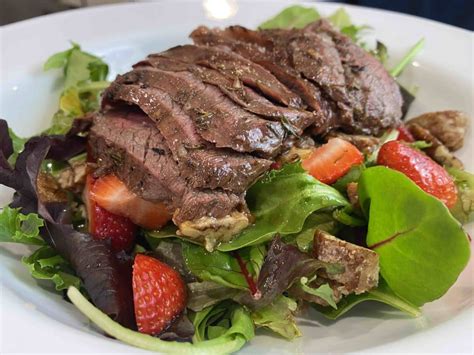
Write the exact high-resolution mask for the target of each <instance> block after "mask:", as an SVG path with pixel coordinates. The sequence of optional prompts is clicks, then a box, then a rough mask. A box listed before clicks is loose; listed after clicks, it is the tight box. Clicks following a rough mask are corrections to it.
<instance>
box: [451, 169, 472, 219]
mask: <svg viewBox="0 0 474 355" xmlns="http://www.w3.org/2000/svg"><path fill="white" fill-rule="evenodd" d="M446 170H447V171H448V173H449V174H451V176H452V177H453V178H454V183H455V184H456V186H457V188H458V200H457V202H456V205H454V207H453V208H452V209H451V213H452V214H453V216H454V217H455V218H456V219H457V220H458V221H459V222H461V223H462V224H466V223H469V222H473V221H474V175H472V174H470V173H468V172H467V171H464V170H460V169H456V168H447V169H446Z"/></svg>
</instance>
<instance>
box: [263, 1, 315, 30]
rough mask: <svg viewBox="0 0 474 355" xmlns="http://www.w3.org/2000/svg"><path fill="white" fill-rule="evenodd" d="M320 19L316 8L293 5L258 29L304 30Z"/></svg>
mask: <svg viewBox="0 0 474 355" xmlns="http://www.w3.org/2000/svg"><path fill="white" fill-rule="evenodd" d="M320 17H321V16H320V15H319V13H318V11H317V10H316V9H315V8H314V7H304V6H300V5H293V6H290V7H287V8H286V9H284V10H282V11H281V12H280V13H278V14H277V15H276V16H274V17H272V18H271V19H269V20H267V21H265V22H264V23H262V24H261V25H260V26H258V27H259V28H260V29H262V30H269V29H273V28H303V27H305V26H306V25H308V24H310V23H311V22H314V21H317V20H319V19H320Z"/></svg>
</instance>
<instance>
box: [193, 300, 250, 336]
mask: <svg viewBox="0 0 474 355" xmlns="http://www.w3.org/2000/svg"><path fill="white" fill-rule="evenodd" d="M192 322H193V325H194V329H195V333H194V337H193V342H194V343H197V344H199V343H201V342H205V341H207V340H216V339H219V338H225V337H229V336H231V335H237V336H239V337H242V338H243V339H244V340H246V341H249V340H251V339H252V338H253V337H254V336H255V330H254V325H253V322H252V319H251V318H250V314H249V313H248V311H246V310H245V309H244V308H243V307H242V306H240V305H238V304H236V303H234V302H230V301H225V302H221V303H219V304H218V305H215V306H211V307H208V308H205V309H203V310H202V311H200V312H196V313H195V314H194V317H192Z"/></svg>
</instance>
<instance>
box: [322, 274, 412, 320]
mask: <svg viewBox="0 0 474 355" xmlns="http://www.w3.org/2000/svg"><path fill="white" fill-rule="evenodd" d="M365 301H376V302H382V303H385V304H387V305H389V306H391V307H394V308H396V309H398V310H400V311H402V312H405V313H406V314H408V315H410V316H412V317H419V316H420V315H421V311H420V309H419V308H418V307H416V306H414V305H412V304H411V303H409V302H407V301H405V300H403V299H402V298H400V297H398V296H397V295H396V294H395V293H393V291H392V290H391V289H390V288H389V287H388V285H387V283H386V282H385V280H383V279H380V280H379V285H378V287H377V288H376V289H373V290H370V291H369V292H366V293H363V294H361V295H356V294H352V295H349V296H347V297H344V298H343V299H342V300H341V301H339V303H338V304H337V309H334V308H331V307H322V306H319V305H316V304H313V307H314V308H316V309H317V310H318V311H319V312H321V313H322V314H323V315H324V316H325V317H327V318H329V319H337V318H339V317H340V316H342V315H343V314H345V313H347V312H348V311H350V310H351V309H352V308H353V307H355V306H356V305H358V304H359V303H362V302H365Z"/></svg>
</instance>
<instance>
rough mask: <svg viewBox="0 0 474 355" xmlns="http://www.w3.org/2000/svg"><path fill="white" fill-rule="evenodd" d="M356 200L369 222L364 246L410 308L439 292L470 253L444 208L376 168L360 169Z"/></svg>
mask: <svg viewBox="0 0 474 355" xmlns="http://www.w3.org/2000/svg"><path fill="white" fill-rule="evenodd" d="M359 198H360V202H361V206H362V208H363V210H364V212H365V214H366V216H367V217H368V220H369V225H368V233H367V245H368V247H369V248H371V249H373V250H374V251H376V252H377V254H379V256H380V272H381V274H382V276H383V277H384V279H385V280H386V281H387V284H388V285H389V287H390V288H391V289H392V290H393V291H394V292H395V293H396V294H397V295H399V296H401V297H402V298H404V299H406V300H407V301H409V302H410V303H413V304H414V305H416V306H421V305H423V304H425V303H426V302H430V301H434V300H436V299H438V298H439V297H441V296H442V295H444V294H445V293H446V291H447V290H448V289H449V288H450V287H451V286H452V285H453V284H454V282H455V281H456V279H457V278H458V276H459V274H460V273H461V271H462V270H463V269H464V268H465V266H466V265H467V263H468V261H469V255H470V247H469V242H468V239H467V236H466V233H465V232H464V231H463V229H462V226H461V225H460V224H459V222H458V221H456V219H454V217H453V216H452V215H451V214H450V213H449V210H448V209H447V208H446V206H445V205H444V204H443V203H442V202H441V201H440V200H438V199H437V198H435V197H433V196H431V195H429V194H427V193H425V192H424V191H423V190H421V189H420V188H419V187H418V186H417V185H416V184H415V183H413V182H412V181H411V180H410V179H409V178H407V177H406V176H405V175H403V174H401V173H399V172H397V171H394V170H391V169H388V168H385V167H381V166H379V167H373V168H369V169H367V170H365V171H364V172H363V173H362V176H361V178H360V180H359Z"/></svg>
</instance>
